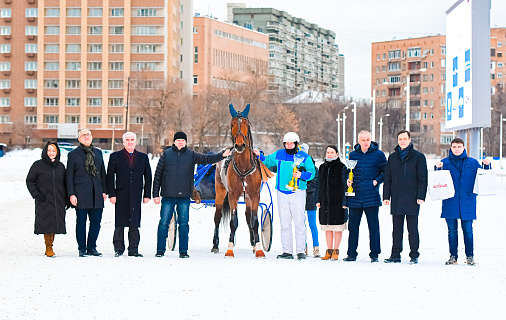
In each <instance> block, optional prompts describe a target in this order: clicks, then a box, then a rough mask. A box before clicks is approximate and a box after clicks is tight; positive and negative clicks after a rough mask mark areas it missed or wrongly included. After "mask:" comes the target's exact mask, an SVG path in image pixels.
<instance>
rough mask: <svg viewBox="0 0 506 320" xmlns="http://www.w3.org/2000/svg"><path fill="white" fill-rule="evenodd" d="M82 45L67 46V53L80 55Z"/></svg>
mask: <svg viewBox="0 0 506 320" xmlns="http://www.w3.org/2000/svg"><path fill="white" fill-rule="evenodd" d="M80 52H81V45H80V44H67V53H80Z"/></svg>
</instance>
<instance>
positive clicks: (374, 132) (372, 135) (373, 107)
mask: <svg viewBox="0 0 506 320" xmlns="http://www.w3.org/2000/svg"><path fill="white" fill-rule="evenodd" d="M371 138H372V139H371V140H372V141H376V90H373V91H372V120H371Z"/></svg>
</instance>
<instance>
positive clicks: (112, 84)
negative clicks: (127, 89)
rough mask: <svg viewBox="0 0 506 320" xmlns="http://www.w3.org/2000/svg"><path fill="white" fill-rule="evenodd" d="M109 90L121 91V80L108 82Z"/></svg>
mask: <svg viewBox="0 0 506 320" xmlns="http://www.w3.org/2000/svg"><path fill="white" fill-rule="evenodd" d="M109 89H123V80H109Z"/></svg>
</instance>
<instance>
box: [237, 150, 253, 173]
mask: <svg viewBox="0 0 506 320" xmlns="http://www.w3.org/2000/svg"><path fill="white" fill-rule="evenodd" d="M251 157H252V152H251V149H250V148H249V147H245V148H244V151H243V152H241V153H238V152H236V153H235V154H234V162H235V163H236V165H237V167H238V168H239V169H241V170H243V171H244V170H247V169H249V168H251Z"/></svg>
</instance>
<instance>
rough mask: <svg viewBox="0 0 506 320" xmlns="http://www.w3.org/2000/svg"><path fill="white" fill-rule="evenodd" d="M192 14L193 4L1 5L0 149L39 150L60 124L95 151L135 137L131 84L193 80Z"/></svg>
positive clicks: (53, 1)
mask: <svg viewBox="0 0 506 320" xmlns="http://www.w3.org/2000/svg"><path fill="white" fill-rule="evenodd" d="M185 6H186V7H185ZM191 11H192V7H191V0H181V1H180V0H152V1H148V2H146V1H141V0H110V1H102V0H66V1H62V0H38V1H37V0H24V1H9V0H1V1H0V37H1V41H0V43H1V47H0V50H1V54H0V68H1V71H2V73H0V86H1V88H2V90H1V91H0V102H1V106H0V120H1V121H0V142H5V143H9V144H35V145H37V144H40V142H41V141H42V140H46V139H49V138H52V139H54V138H56V137H57V128H58V127H59V126H61V125H63V124H75V125H76V126H77V127H79V128H83V127H87V128H90V129H91V130H93V133H94V137H95V138H96V142H97V143H110V142H111V138H112V136H113V134H114V131H118V130H119V131H120V132H116V136H115V137H116V138H118V137H120V134H121V132H122V131H124V130H127V129H129V130H132V131H134V132H140V130H141V126H142V122H143V118H142V115H140V114H138V112H137V111H136V109H135V106H134V105H130V106H128V104H127V103H128V100H129V99H128V98H129V88H130V84H131V82H132V81H134V79H136V78H137V77H139V74H143V77H144V78H146V77H147V78H149V79H153V80H157V79H159V80H162V79H166V78H169V77H183V78H184V77H185V75H186V77H189V76H190V75H191V74H192V71H191V68H192V66H193V65H192V64H191V63H190V64H183V63H181V61H183V56H184V55H185V54H188V51H191V49H192V48H191V46H190V47H189V46H187V48H186V49H184V48H183V46H182V44H184V43H191V41H192V39H191V30H192V21H193V20H192V19H189V22H188V14H190V17H191ZM185 21H186V24H185ZM186 28H189V30H190V31H189V32H186V34H188V35H189V36H190V38H189V39H183V37H184V34H185V31H186V30H185V29H186ZM185 52H186V53H185ZM186 80H187V81H188V83H190V81H191V79H186ZM72 141H75V140H74V139H72Z"/></svg>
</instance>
